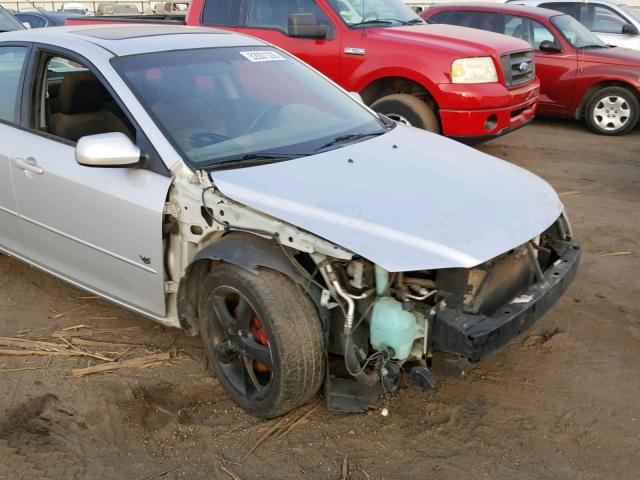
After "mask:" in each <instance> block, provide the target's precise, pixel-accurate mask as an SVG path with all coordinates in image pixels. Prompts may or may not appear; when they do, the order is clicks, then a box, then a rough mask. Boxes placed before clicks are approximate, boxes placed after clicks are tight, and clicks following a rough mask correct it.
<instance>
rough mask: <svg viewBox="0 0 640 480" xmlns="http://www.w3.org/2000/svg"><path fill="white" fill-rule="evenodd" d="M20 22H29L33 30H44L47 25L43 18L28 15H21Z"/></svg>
mask: <svg viewBox="0 0 640 480" xmlns="http://www.w3.org/2000/svg"><path fill="white" fill-rule="evenodd" d="M20 20H21V21H23V22H27V23H28V24H29V26H30V27H31V28H42V27H44V26H45V25H46V24H47V22H46V21H45V20H44V19H43V18H40V17H36V16H35V15H29V14H26V13H23V14H21V15H20Z"/></svg>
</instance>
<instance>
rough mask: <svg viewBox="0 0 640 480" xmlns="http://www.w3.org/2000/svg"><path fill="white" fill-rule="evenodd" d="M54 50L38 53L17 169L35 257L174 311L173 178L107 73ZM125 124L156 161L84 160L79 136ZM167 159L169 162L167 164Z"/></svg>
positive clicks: (66, 273)
mask: <svg viewBox="0 0 640 480" xmlns="http://www.w3.org/2000/svg"><path fill="white" fill-rule="evenodd" d="M51 52H55V49H54V48H52V49H49V48H47V50H44V49H43V50H40V51H38V52H36V53H35V54H34V58H37V60H35V61H34V65H35V66H34V67H33V69H32V70H31V71H30V72H29V76H30V78H31V79H32V80H33V81H32V83H31V85H32V88H30V89H29V90H30V91H33V92H34V93H33V94H32V95H31V97H30V98H29V99H28V100H29V101H28V106H27V109H26V110H27V115H26V117H27V119H28V122H27V123H26V124H25V125H24V126H25V128H24V130H19V131H16V132H14V138H13V143H14V147H13V151H12V160H13V161H12V169H11V174H12V178H13V183H14V185H15V190H16V197H17V204H18V211H19V214H20V222H21V226H22V230H23V232H24V236H25V245H26V248H27V250H28V255H29V258H30V260H31V261H32V262H33V263H34V264H36V265H37V266H40V267H42V268H43V269H45V270H47V271H50V272H51V273H53V274H56V275H58V276H60V277H63V278H65V279H67V280H68V281H70V282H72V283H75V284H77V285H79V286H82V287H85V288H87V289H89V290H91V291H94V292H97V293H100V294H102V295H104V296H107V297H109V298H111V299H112V300H114V301H115V302H118V303H121V304H124V305H126V306H129V307H131V308H134V309H136V310H138V311H140V312H142V313H145V314H147V315H149V316H152V317H156V318H157V317H163V316H164V315H165V303H164V269H163V264H164V262H163V241H162V217H163V207H164V203H165V199H166V195H167V191H168V188H169V185H170V183H171V179H170V177H169V176H168V175H165V174H163V172H162V170H161V169H160V170H159V172H158V173H156V172H155V171H152V170H158V169H157V168H151V165H153V164H152V163H151V162H152V160H153V159H154V155H155V152H154V151H153V149H152V147H150V146H149V143H148V140H147V139H146V137H145V136H144V133H143V132H142V131H141V130H140V128H138V127H137V126H136V124H135V122H134V121H133V120H132V118H131V116H130V114H129V113H128V112H127V111H126V109H124V108H123V107H122V103H121V102H120V101H119V100H118V97H117V95H115V92H114V91H113V90H111V89H110V87H109V86H108V83H107V82H106V81H105V80H104V78H105V77H102V75H101V74H99V72H97V71H96V70H95V69H93V67H91V65H90V64H89V63H88V62H87V61H86V60H84V59H82V58H77V57H74V56H70V55H68V54H64V53H51ZM109 131H120V132H121V133H127V134H128V135H129V136H130V137H131V138H132V139H133V140H134V141H135V142H136V143H137V144H138V146H140V148H141V150H142V152H143V155H144V156H145V157H146V160H145V167H147V166H148V167H149V168H96V167H86V166H81V165H79V164H78V163H77V162H76V159H75V144H76V141H77V139H78V137H82V136H85V135H84V133H86V134H96V133H107V132H109ZM83 132H84V133H83ZM165 168H166V167H165Z"/></svg>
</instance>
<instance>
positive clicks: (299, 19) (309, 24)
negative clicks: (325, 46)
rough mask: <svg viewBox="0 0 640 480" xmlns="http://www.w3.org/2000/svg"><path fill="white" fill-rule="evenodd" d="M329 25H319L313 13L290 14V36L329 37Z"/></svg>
mask: <svg viewBox="0 0 640 480" xmlns="http://www.w3.org/2000/svg"><path fill="white" fill-rule="evenodd" d="M327 33H329V27H328V26H327V25H318V19H317V18H316V16H315V15H314V14H313V13H292V14H291V15H289V36H290V37H294V38H318V39H322V38H327Z"/></svg>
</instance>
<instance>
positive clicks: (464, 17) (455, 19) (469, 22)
mask: <svg viewBox="0 0 640 480" xmlns="http://www.w3.org/2000/svg"><path fill="white" fill-rule="evenodd" d="M445 13H446V14H447V15H446V16H445V15H444V14H445ZM437 16H440V19H436V18H435V17H432V20H433V21H434V22H436V23H447V24H449V25H458V26H460V27H469V28H478V29H480V30H487V31H489V32H496V33H502V32H503V28H504V26H503V24H502V21H503V20H502V18H503V15H502V14H500V13H493V12H473V11H469V10H452V11H449V12H443V13H439V14H438V15H437ZM437 16H436V17H437Z"/></svg>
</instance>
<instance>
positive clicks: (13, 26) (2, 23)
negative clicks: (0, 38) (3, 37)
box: [0, 6, 24, 32]
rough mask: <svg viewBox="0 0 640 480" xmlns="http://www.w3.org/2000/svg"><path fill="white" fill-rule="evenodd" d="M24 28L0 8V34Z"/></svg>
mask: <svg viewBox="0 0 640 480" xmlns="http://www.w3.org/2000/svg"><path fill="white" fill-rule="evenodd" d="M23 29H24V26H23V25H22V24H21V23H20V22H19V21H18V20H17V19H16V17H14V16H13V15H11V14H10V13H9V12H7V11H6V10H5V9H4V8H2V7H1V6H0V32H12V31H13V30H23Z"/></svg>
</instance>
